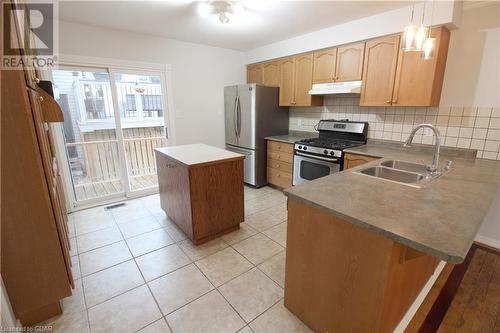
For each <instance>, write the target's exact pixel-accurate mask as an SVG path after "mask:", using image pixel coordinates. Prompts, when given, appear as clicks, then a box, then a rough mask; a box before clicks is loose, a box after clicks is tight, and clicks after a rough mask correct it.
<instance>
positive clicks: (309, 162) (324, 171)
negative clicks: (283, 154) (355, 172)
mask: <svg viewBox="0 0 500 333" xmlns="http://www.w3.org/2000/svg"><path fill="white" fill-rule="evenodd" d="M339 171H340V161H339V160H338V159H329V158H324V157H319V156H318V157H311V156H306V155H303V154H301V153H298V152H295V154H294V155H293V185H299V184H302V183H305V182H308V181H311V180H314V179H316V178H321V177H324V176H328V175H330V174H332V173H335V172H339Z"/></svg>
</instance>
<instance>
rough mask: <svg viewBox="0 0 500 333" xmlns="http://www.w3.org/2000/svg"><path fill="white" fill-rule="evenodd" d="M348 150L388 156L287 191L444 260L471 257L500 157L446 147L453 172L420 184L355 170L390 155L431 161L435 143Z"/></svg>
mask: <svg viewBox="0 0 500 333" xmlns="http://www.w3.org/2000/svg"><path fill="white" fill-rule="evenodd" d="M429 148H430V149H429ZM345 151H346V152H350V153H354V154H362V155H367V156H373V157H381V158H383V159H381V160H376V161H372V162H370V163H367V164H364V165H362V166H358V167H356V168H352V169H349V170H344V171H342V172H339V173H336V174H333V175H330V176H327V177H323V178H319V179H316V180H314V181H311V182H308V183H305V184H301V185H299V186H295V187H293V188H291V189H288V190H286V191H285V194H286V195H287V196H288V197H291V198H294V199H297V200H299V201H301V202H304V203H307V204H310V205H313V206H315V207H318V208H319V209H322V210H324V211H326V212H328V213H330V214H332V215H334V216H336V217H338V218H341V219H343V220H345V221H348V222H350V223H353V224H356V225H359V226H363V227H366V228H369V229H371V230H373V231H374V232H377V233H379V234H382V235H384V236H386V237H389V238H391V239H394V240H395V241H397V242H399V243H401V244H404V245H407V246H409V247H411V248H413V249H415V250H418V251H421V252H424V253H426V254H429V255H431V256H434V257H437V258H439V259H441V260H445V261H448V262H451V263H460V262H462V261H463V260H464V259H465V257H466V255H467V252H468V251H469V249H470V246H471V245H472V242H473V241H474V238H475V236H476V234H477V231H478V229H479V227H480V226H481V223H482V221H483V219H484V218H485V216H486V214H487V212H488V209H489V207H490V205H491V203H492V201H493V199H494V198H495V196H496V195H499V188H500V161H492V160H483V159H475V158H471V156H472V155H473V156H475V152H474V151H465V153H464V152H463V151H461V150H459V149H443V151H442V154H441V159H440V164H441V165H442V164H444V163H445V162H446V160H448V159H451V160H453V166H452V169H451V170H450V172H448V173H446V174H444V175H443V176H441V177H440V178H438V179H436V180H434V181H432V182H430V183H429V184H427V185H426V186H425V187H423V188H414V187H409V186H405V185H401V184H397V183H392V182H389V181H384V180H381V179H376V178H372V177H368V176H364V175H359V174H355V173H353V171H356V170H359V169H362V168H365V167H367V166H369V165H378V164H379V163H381V162H382V161H383V160H387V159H401V160H405V161H410V162H412V161H413V162H421V161H422V160H426V161H430V160H431V158H432V152H433V147H432V146H430V147H429V146H427V147H424V146H423V145H421V146H419V147H415V148H402V146H401V144H400V143H398V144H397V145H394V144H391V143H386V142H381V141H371V142H369V143H368V144H367V145H365V146H360V147H356V148H352V149H347V150H345Z"/></svg>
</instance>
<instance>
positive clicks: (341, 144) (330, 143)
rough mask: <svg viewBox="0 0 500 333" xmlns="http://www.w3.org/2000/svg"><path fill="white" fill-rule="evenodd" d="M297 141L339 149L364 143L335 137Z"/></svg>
mask: <svg viewBox="0 0 500 333" xmlns="http://www.w3.org/2000/svg"><path fill="white" fill-rule="evenodd" d="M296 143H301V144H304V145H307V146H312V147H319V148H329V149H338V150H342V149H345V148H350V147H356V146H359V145H362V144H363V142H358V141H350V140H343V139H333V138H310V139H303V140H300V141H297V142H296Z"/></svg>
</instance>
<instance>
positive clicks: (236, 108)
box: [233, 95, 239, 138]
mask: <svg viewBox="0 0 500 333" xmlns="http://www.w3.org/2000/svg"><path fill="white" fill-rule="evenodd" d="M238 99H239V96H238V95H236V97H235V98H234V109H233V122H234V134H235V135H236V138H238V119H237V113H238V112H237V110H238Z"/></svg>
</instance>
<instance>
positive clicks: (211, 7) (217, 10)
mask: <svg viewBox="0 0 500 333" xmlns="http://www.w3.org/2000/svg"><path fill="white" fill-rule="evenodd" d="M244 10H245V7H244V6H243V5H242V4H241V3H239V2H237V1H229V0H214V1H209V2H200V3H199V4H198V14H200V16H202V17H208V16H210V15H217V16H218V18H219V21H220V22H221V23H223V24H226V23H228V22H229V21H230V19H231V17H232V16H234V15H238V14H240V13H242V12H243V11H244Z"/></svg>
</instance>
